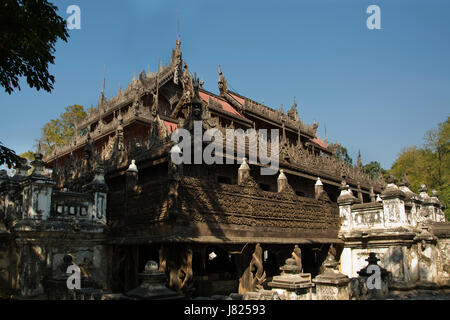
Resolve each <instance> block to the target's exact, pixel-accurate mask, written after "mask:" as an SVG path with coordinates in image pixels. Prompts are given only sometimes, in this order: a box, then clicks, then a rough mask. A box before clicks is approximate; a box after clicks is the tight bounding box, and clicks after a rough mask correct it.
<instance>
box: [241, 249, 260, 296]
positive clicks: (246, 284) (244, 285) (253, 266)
mask: <svg viewBox="0 0 450 320" xmlns="http://www.w3.org/2000/svg"><path fill="white" fill-rule="evenodd" d="M265 281H266V272H265V271H264V270H263V264H262V248H261V246H260V244H259V243H258V244H257V245H256V247H255V252H253V255H252V260H251V261H250V265H249V266H248V267H247V269H245V271H244V273H243V275H242V277H241V279H239V294H244V293H246V292H252V291H258V290H261V289H262V284H263V283H264V282H265Z"/></svg>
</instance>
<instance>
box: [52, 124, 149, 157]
mask: <svg viewBox="0 0 450 320" xmlns="http://www.w3.org/2000/svg"><path fill="white" fill-rule="evenodd" d="M135 122H141V123H143V124H146V125H150V126H151V125H152V120H151V119H147V118H143V117H139V116H134V117H132V118H130V119H126V120H125V121H124V123H123V125H122V126H123V128H125V127H128V126H129V125H131V124H133V123H135ZM116 130H117V128H111V129H108V130H105V131H104V132H102V133H101V134H100V135H98V136H94V137H92V138H93V142H95V141H98V140H100V139H103V138H105V137H107V136H109V135H110V134H112V133H115V132H116ZM85 145H86V142H82V143H80V144H77V145H76V146H71V147H70V148H68V149H67V150H64V151H63V152H62V153H58V154H56V155H50V156H48V157H47V158H45V159H44V162H45V163H46V165H50V164H51V163H52V162H53V161H55V160H56V159H58V158H61V157H64V156H66V155H70V153H72V152H74V151H76V150H79V149H82V148H84V146H85Z"/></svg>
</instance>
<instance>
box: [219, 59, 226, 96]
mask: <svg viewBox="0 0 450 320" xmlns="http://www.w3.org/2000/svg"><path fill="white" fill-rule="evenodd" d="M217 84H218V86H219V90H220V93H221V94H222V93H225V92H226V91H227V80H226V79H225V77H224V76H223V73H222V67H221V66H220V65H219V81H218V82H217Z"/></svg>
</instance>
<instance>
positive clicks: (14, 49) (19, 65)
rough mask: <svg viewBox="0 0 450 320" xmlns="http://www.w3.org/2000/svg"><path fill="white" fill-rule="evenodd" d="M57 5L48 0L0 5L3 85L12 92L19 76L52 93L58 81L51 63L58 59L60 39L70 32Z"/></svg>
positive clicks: (0, 75)
mask: <svg viewBox="0 0 450 320" xmlns="http://www.w3.org/2000/svg"><path fill="white" fill-rule="evenodd" d="M56 10H57V7H56V6H54V5H53V4H50V3H48V2H47V1H46V0H3V1H1V4H0V85H1V86H2V87H3V88H4V89H5V91H6V92H7V93H9V94H11V93H12V92H13V91H14V89H18V90H20V85H19V78H20V77H25V78H26V80H27V83H28V85H29V86H30V87H31V88H36V89H37V90H40V89H44V90H45V91H48V92H50V91H51V90H52V89H53V84H54V81H55V78H54V76H52V75H50V73H49V71H48V65H49V64H53V63H54V61H55V57H54V55H53V54H54V53H55V44H56V41H57V40H58V39H61V40H63V41H65V42H67V39H68V37H69V34H68V32H67V25H66V22H65V21H64V19H63V18H61V17H60V16H58V15H57V13H56Z"/></svg>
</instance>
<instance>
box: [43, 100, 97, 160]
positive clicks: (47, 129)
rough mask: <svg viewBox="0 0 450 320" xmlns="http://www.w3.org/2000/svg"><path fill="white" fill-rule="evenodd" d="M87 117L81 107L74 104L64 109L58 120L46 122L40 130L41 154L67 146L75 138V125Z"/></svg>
mask: <svg viewBox="0 0 450 320" xmlns="http://www.w3.org/2000/svg"><path fill="white" fill-rule="evenodd" d="M87 115H88V114H87V113H86V111H85V110H84V107H83V106H80V105H77V104H74V105H72V106H68V107H66V109H65V112H64V113H63V114H61V116H60V117H59V118H58V119H56V120H50V121H49V122H47V123H46V124H45V125H44V127H43V128H42V139H41V147H42V153H43V154H44V155H48V154H50V153H52V152H53V150H55V148H56V147H62V146H64V145H67V144H69V143H70V141H71V140H72V138H73V137H74V136H75V130H76V129H75V123H76V122H79V121H82V120H84V119H86V118H87Z"/></svg>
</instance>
